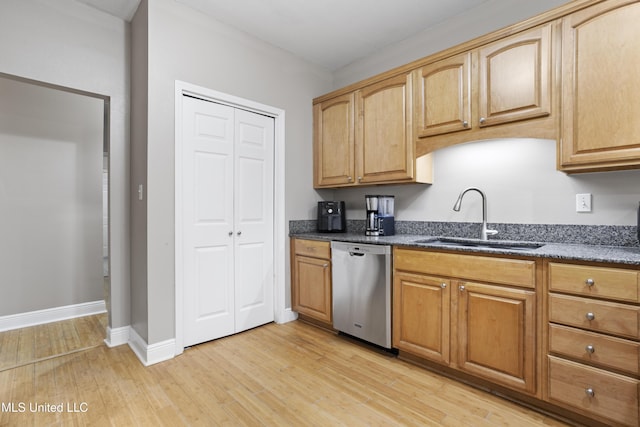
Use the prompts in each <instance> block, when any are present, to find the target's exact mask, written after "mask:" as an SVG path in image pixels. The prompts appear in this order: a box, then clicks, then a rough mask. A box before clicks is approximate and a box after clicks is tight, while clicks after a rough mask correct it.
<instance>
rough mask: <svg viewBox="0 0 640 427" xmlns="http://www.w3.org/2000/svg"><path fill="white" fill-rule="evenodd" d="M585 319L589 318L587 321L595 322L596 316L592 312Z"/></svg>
mask: <svg viewBox="0 0 640 427" xmlns="http://www.w3.org/2000/svg"><path fill="white" fill-rule="evenodd" d="M585 317H586V318H587V320H593V319H595V318H596V315H595V314H593V313H591V312H589V313H587V314H586V316H585Z"/></svg>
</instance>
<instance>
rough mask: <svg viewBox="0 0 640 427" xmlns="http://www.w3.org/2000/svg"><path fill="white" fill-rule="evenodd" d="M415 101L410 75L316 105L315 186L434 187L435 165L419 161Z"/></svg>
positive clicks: (429, 161)
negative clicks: (423, 184) (431, 184)
mask: <svg viewBox="0 0 640 427" xmlns="http://www.w3.org/2000/svg"><path fill="white" fill-rule="evenodd" d="M412 95H413V94H412V79H411V75H410V74H405V75H400V76H395V77H391V78H388V79H385V80H383V81H381V82H378V83H375V84H371V85H368V86H365V87H363V88H362V89H360V90H357V91H354V92H352V93H348V94H345V95H341V96H337V97H336V98H331V99H329V100H326V101H323V102H320V103H317V104H315V105H314V147H315V148H314V156H315V158H314V171H315V173H314V186H315V187H316V188H321V187H342V186H352V185H371V184H384V183H404V182H427V183H428V182H431V159H430V158H427V159H416V155H415V149H414V147H415V139H414V129H413V121H412V118H413V103H412ZM354 117H355V120H354ZM354 121H355V124H354Z"/></svg>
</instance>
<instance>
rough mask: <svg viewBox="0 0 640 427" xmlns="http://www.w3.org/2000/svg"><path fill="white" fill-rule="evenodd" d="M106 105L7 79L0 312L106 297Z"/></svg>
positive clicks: (1, 136) (2, 121)
mask: <svg viewBox="0 0 640 427" xmlns="http://www.w3.org/2000/svg"><path fill="white" fill-rule="evenodd" d="M103 111H104V100H102V99H98V98H90V97H87V96H83V95H78V94H74V93H68V92H62V91H60V90H56V89H51V88H46V87H42V86H35V85H33V84H29V83H25V82H18V81H15V80H10V79H6V78H0V218H1V219H2V221H1V222H0V236H2V239H1V241H0V292H2V298H1V299H0V316H6V315H11V314H19V313H26V312H30V311H36V310H44V309H49V308H56V307H62V306H67V305H74V304H81V303H86V302H93V301H102V300H104V292H103V271H102V147H103V122H104V121H103Z"/></svg>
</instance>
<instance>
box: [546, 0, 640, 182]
mask: <svg viewBox="0 0 640 427" xmlns="http://www.w3.org/2000/svg"><path fill="white" fill-rule="evenodd" d="M639 22H640V3H638V2H637V1H629V0H610V1H605V2H602V3H598V4H596V5H595V6H591V7H589V8H587V9H584V10H581V11H579V12H576V13H573V14H571V15H569V16H567V17H565V18H564V19H563V21H562V68H563V72H562V103H563V107H562V110H563V114H562V129H561V140H560V149H559V163H560V164H559V169H561V170H564V171H567V172H580V171H594V170H599V169H600V170H609V169H624V168H630V167H640V120H639V119H638V117H640V77H639V76H640V54H639V52H640V25H638V23H639Z"/></svg>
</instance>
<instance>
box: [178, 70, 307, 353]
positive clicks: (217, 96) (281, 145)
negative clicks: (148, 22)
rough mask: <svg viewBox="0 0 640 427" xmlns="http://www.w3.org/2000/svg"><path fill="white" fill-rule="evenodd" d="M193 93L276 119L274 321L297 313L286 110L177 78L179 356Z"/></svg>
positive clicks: (289, 318)
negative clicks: (186, 114) (187, 103)
mask: <svg viewBox="0 0 640 427" xmlns="http://www.w3.org/2000/svg"><path fill="white" fill-rule="evenodd" d="M183 95H189V96H193V97H195V98H199V99H202V100H204V101H212V102H216V103H218V104H223V105H228V106H230V107H234V108H240V109H243V110H247V111H251V112H254V113H258V114H262V115H265V116H268V117H273V119H274V130H275V135H274V144H275V146H274V163H273V170H274V181H273V184H274V186H273V190H274V203H273V221H274V224H273V246H274V247H273V275H274V277H273V284H274V285H273V286H274V289H273V297H274V304H273V306H274V320H275V322H276V323H286V322H290V321H292V320H295V318H296V316H295V314H294V313H293V312H292V311H291V309H290V308H287V304H286V301H285V298H286V289H285V287H286V277H285V261H286V260H285V257H286V248H285V244H286V237H287V235H288V233H287V229H286V220H285V203H284V195H285V194H284V190H285V180H284V178H285V175H284V170H285V126H284V124H285V112H284V110H282V109H280V108H276V107H272V106H269V105H265V104H261V103H258V102H255V101H251V100H248V99H244V98H239V97H237V96H234V95H229V94H226V93H222V92H218V91H215V90H213V89H208V88H205V87H202V86H197V85H194V84H191V83H187V82H183V81H180V80H176V82H175V147H174V148H175V301H176V306H175V336H176V339H175V346H176V347H175V355H176V356H177V355H178V354H181V353H182V352H183V351H184V344H183V343H184V338H183V329H184V321H183V316H184V295H183V289H184V283H183V280H182V279H183V273H184V270H183V265H182V257H183V249H184V247H183V243H184V241H183V232H182V220H183V217H182V209H181V208H180V207H181V206H182V201H183V193H182V172H183V171H182V119H183V118H182V97H183Z"/></svg>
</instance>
